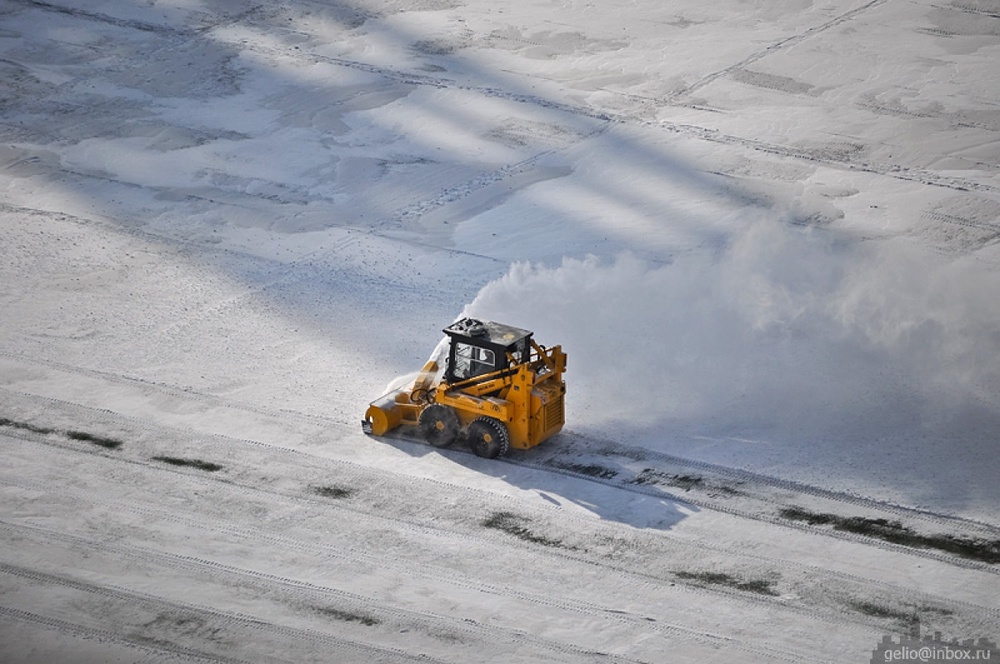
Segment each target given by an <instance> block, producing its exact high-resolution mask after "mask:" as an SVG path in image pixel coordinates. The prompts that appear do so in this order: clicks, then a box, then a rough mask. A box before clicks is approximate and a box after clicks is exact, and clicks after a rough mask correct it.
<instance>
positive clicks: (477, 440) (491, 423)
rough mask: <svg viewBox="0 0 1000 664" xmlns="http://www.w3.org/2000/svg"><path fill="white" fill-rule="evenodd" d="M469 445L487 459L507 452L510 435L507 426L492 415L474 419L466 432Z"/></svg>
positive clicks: (477, 453)
mask: <svg viewBox="0 0 1000 664" xmlns="http://www.w3.org/2000/svg"><path fill="white" fill-rule="evenodd" d="M465 436H466V438H468V440H469V446H470V447H471V448H472V451H473V452H475V453H476V455H478V456H481V457H483V458H485V459H495V458H497V457H498V456H503V455H505V454H507V450H508V449H509V448H510V435H509V434H508V433H507V426H506V425H505V424H504V423H503V422H501V421H500V420H498V419H495V418H492V417H480V418H478V419H475V420H473V421H472V424H470V425H469V428H468V429H466V432H465Z"/></svg>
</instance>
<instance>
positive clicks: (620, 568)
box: [19, 407, 1000, 627]
mask: <svg viewBox="0 0 1000 664" xmlns="http://www.w3.org/2000/svg"><path fill="white" fill-rule="evenodd" d="M83 408H86V407H83ZM105 412H106V411H105ZM140 424H141V423H140ZM144 428H149V427H148V426H145V427H144ZM161 428H162V427H161ZM185 433H187V432H185ZM189 433H193V434H194V435H196V436H198V435H199V434H197V433H196V432H189ZM19 437H20V436H19ZM216 438H222V437H221V436H216ZM230 442H235V443H237V444H245V443H252V444H254V445H257V446H261V447H269V446H268V445H267V444H266V443H260V442H257V441H247V440H245V439H234V440H232V441H230ZM56 446H59V447H63V446H62V445H56ZM65 449H72V450H74V451H77V452H79V451H82V450H80V449H79V448H74V447H72V446H69V445H67V446H65ZM88 451H89V450H88ZM282 452H283V453H284V452H291V453H293V454H295V455H300V456H305V457H309V456H310V455H308V454H306V453H303V452H301V451H298V450H294V449H287V448H282ZM94 453H95V454H98V455H99V456H104V457H112V455H109V454H102V453H100V452H94ZM313 458H315V457H313ZM123 461H129V462H130V463H137V464H139V465H144V466H147V467H152V468H154V469H156V470H164V471H167V472H175V473H176V472H178V471H173V470H170V469H165V468H162V467H159V466H152V465H151V464H147V463H143V462H141V461H134V460H123ZM343 465H344V464H341V467H343ZM346 465H351V464H346ZM539 469H540V470H543V471H546V472H560V471H559V470H553V469H551V468H544V467H542V468H539ZM379 472H381V471H379ZM369 473H370V474H371V475H376V474H378V473H372V472H371V471H369ZM562 474H565V475H570V476H574V477H576V478H577V479H579V480H582V481H591V480H593V478H590V477H586V476H578V475H576V474H574V473H568V472H562ZM339 476H340V475H338V477H339ZM182 477H183V478H184V480H185V481H188V482H191V481H197V482H198V483H203V482H205V481H221V482H225V483H227V484H228V485H230V486H234V483H233V482H232V480H223V479H221V478H200V477H194V476H192V475H189V474H186V473H185V474H184V475H182ZM368 481H371V480H368ZM365 482H366V480H365V479H364V478H362V479H361V480H360V481H357V482H353V484H360V485H364V484H365ZM394 483H401V484H405V485H406V486H407V490H406V492H405V493H406V494H407V495H428V492H427V490H426V484H428V483H430V484H435V485H437V486H439V487H441V488H442V489H448V490H451V491H454V490H456V489H458V490H461V491H463V492H465V493H466V494H469V493H472V494H476V495H479V496H481V497H483V496H485V497H488V498H489V500H490V501H491V502H495V501H496V500H497V499H498V498H503V499H504V501H505V502H506V503H507V505H515V506H516V501H515V500H514V499H513V498H511V497H507V496H497V495H495V494H492V493H489V492H486V491H482V490H477V489H469V488H467V487H456V485H454V484H449V483H447V482H441V481H439V480H433V479H431V480H425V479H422V478H421V479H419V480H414V479H413V478H409V477H406V476H397V477H396V478H394ZM235 486H239V487H240V488H241V490H247V491H250V492H252V493H263V494H264V495H270V496H281V497H283V498H286V499H292V500H296V501H299V502H301V501H306V502H310V503H312V504H316V503H322V504H323V505H324V506H326V505H327V503H326V502H325V501H319V500H316V499H315V498H308V497H304V496H302V495H301V494H288V493H284V492H273V491H269V490H263V489H259V488H257V487H254V486H248V485H240V484H235ZM615 488H621V487H615ZM637 489H639V490H638V491H636V492H637V493H646V494H648V495H654V496H656V497H657V498H661V499H662V498H663V497H664V495H663V494H662V493H659V492H652V491H649V490H642V488H641V487H637ZM626 490H627V489H626ZM460 502H462V503H463V504H470V505H471V504H472V503H471V502H470V501H468V500H467V499H462V500H461V501H460ZM332 509H335V510H347V511H350V512H352V513H354V514H356V515H361V516H364V517H367V518H376V519H383V518H385V517H383V516H381V515H375V514H372V513H371V511H366V510H364V509H360V510H359V509H358V508H354V507H349V506H346V505H343V504H336V505H333V506H332ZM707 509H711V507H710V506H709V507H707ZM482 511H483V512H484V513H485V512H486V511H488V510H486V509H483V510H482ZM518 511H521V512H523V511H524V508H523V505H522V506H521V508H520V509H519V510H518ZM534 511H535V512H536V513H537V512H539V510H537V509H535V510H534ZM540 511H541V512H546V511H547V512H548V513H551V514H553V515H555V516H553V517H552V518H551V519H550V521H553V522H554V521H558V522H572V523H573V524H575V525H576V526H578V529H579V530H580V532H587V531H597V533H598V534H597V535H596V536H597V537H598V538H600V537H603V538H605V539H608V540H613V539H614V538H616V537H619V536H620V535H619V531H620V529H619V530H616V529H614V528H610V527H603V528H602V527H601V524H595V523H594V522H593V521H591V520H584V519H582V518H579V517H575V516H574V515H572V514H569V513H566V512H565V511H564V510H562V509H561V508H557V507H552V506H548V505H546V506H545V509H543V510H540ZM722 511H724V512H726V513H731V514H733V515H735V516H740V517H743V516H745V515H744V514H741V513H740V512H739V511H738V510H722ZM149 516H153V515H152V514H150V515H149ZM750 518H752V517H750ZM391 522H392V523H395V524H396V525H395V527H396V528H399V527H400V524H404V523H405V524H406V527H407V528H408V529H410V530H412V531H413V532H414V533H417V534H421V533H423V534H428V533H429V534H439V533H441V532H444V533H446V534H448V536H451V537H456V536H457V537H459V538H461V539H463V540H465V541H469V542H479V541H483V540H486V541H488V542H490V543H491V545H493V544H496V545H499V546H504V545H506V546H511V545H518V544H519V543H516V542H509V541H505V540H503V539H501V538H495V537H493V538H491V537H489V536H488V535H486V534H485V533H484V532H483V531H481V530H479V529H476V530H474V531H473V532H471V533H470V532H469V530H468V523H466V524H464V525H463V526H462V528H463V529H462V530H455V527H456V525H458V524H457V523H452V524H451V525H450V526H447V527H444V528H443V527H442V525H441V522H440V521H439V520H434V522H433V524H432V525H431V526H430V530H428V525H427V523H425V522H421V520H420V519H419V518H417V519H416V520H414V518H412V517H411V518H405V519H403V518H401V517H400V515H399V514H396V515H394V517H393V518H392V521H391ZM773 523H774V524H775V525H778V526H781V527H787V526H788V525H789V524H787V523H785V522H782V521H777V520H775V521H774V522H773ZM185 525H187V526H188V527H196V526H197V524H193V523H188V522H185ZM378 527H379V526H377V525H376V526H373V528H378ZM792 527H793V528H796V529H798V530H801V531H806V532H809V533H812V534H822V535H826V534H828V532H826V531H822V530H817V528H815V527H811V526H805V525H803V526H802V527H799V524H792ZM442 528H443V529H442ZM214 531H219V532H223V531H227V528H226V527H225V526H216V527H215V529H214ZM236 534H237V535H240V533H236ZM241 536H242V535H241ZM255 536H256V535H255ZM847 539H854V538H847ZM866 540H867V538H863V539H862V543H864V544H867V545H872V544H875V545H876V546H877V545H878V541H875V542H872V541H866ZM277 545H278V546H281V547H290V548H296V547H295V546H293V545H287V544H282V543H277ZM647 545H648V542H647ZM521 546H522V548H527V549H528V550H529V551H532V552H533V554H537V551H535V549H537V547H530V546H527V545H521ZM653 546H656V547H658V550H659V549H661V548H662V549H663V550H659V552H658V553H657V554H656V555H659V556H660V557H661V558H663V559H673V558H675V557H676V556H675V555H674V554H671V553H670V549H671V548H677V547H680V549H682V550H684V549H687V550H689V551H691V552H692V554H693V555H697V553H698V552H703V551H704V550H711V551H714V552H716V553H719V554H720V555H724V556H726V557H727V558H728V559H733V560H743V561H746V562H748V563H750V564H751V565H756V566H759V565H764V566H765V567H767V568H769V569H770V570H772V571H773V570H775V569H780V570H789V569H795V570H797V571H798V573H799V574H800V575H801V577H800V578H810V579H815V578H818V577H824V578H827V579H829V580H830V582H831V584H832V586H833V587H840V588H846V587H848V585H850V586H851V587H853V588H854V589H855V590H856V591H858V593H857V594H858V595H859V596H864V591H863V589H869V590H870V589H872V588H877V589H878V590H879V591H880V592H883V593H888V595H890V596H891V597H892V599H893V600H895V601H898V602H902V603H903V604H909V605H912V606H916V607H920V606H925V607H926V606H932V605H934V604H945V605H949V606H951V607H953V608H960V609H962V610H963V611H966V612H968V613H969V614H976V613H980V612H982V611H987V612H990V611H991V610H990V609H987V608H984V607H982V606H979V605H975V604H969V603H964V602H961V601H958V600H951V599H944V598H941V597H938V596H934V595H929V594H926V593H922V592H915V591H911V590H908V589H903V588H900V587H898V586H895V585H893V584H891V583H885V582H880V581H875V580H872V579H869V578H865V577H860V576H857V575H853V574H849V573H844V572H839V571H834V570H828V569H824V568H820V567H817V566H816V565H811V564H803V563H799V562H796V561H788V560H782V559H777V558H774V557H766V556H760V555H753V554H745V553H742V552H740V551H737V550H733V549H729V548H726V547H722V546H717V545H712V544H707V543H703V542H697V543H692V542H685V541H682V540H661V541H659V542H658V543H654V544H653ZM663 547H666V548H663ZM880 548H884V547H880ZM893 550H895V551H896V552H897V553H898V552H902V553H906V554H912V553H913V551H912V550H910V549H906V548H903V549H902V551H899V550H897V549H893ZM545 555H547V556H561V557H564V558H567V559H569V560H573V561H576V562H584V563H587V564H592V565H597V566H598V567H600V568H602V569H608V570H611V571H614V572H616V573H619V574H622V573H624V574H629V575H632V576H635V575H638V576H639V577H640V578H641V579H645V581H646V582H649V581H652V582H655V583H659V584H662V583H668V582H669V583H675V582H676V581H677V579H676V577H675V575H674V574H673V572H672V571H670V570H661V571H659V573H656V572H651V571H650V570H649V569H646V568H642V567H638V566H637V565H641V560H639V561H632V562H631V563H630V562H629V561H628V560H624V561H622V560H619V561H608V560H606V559H603V558H601V557H600V555H599V552H597V553H592V554H588V553H587V552H584V553H578V552H567V551H558V550H555V551H547V552H545ZM595 555H597V557H595ZM944 562H947V563H953V560H951V559H946V560H944ZM391 564H392V563H391V562H382V563H380V565H389V566H391ZM783 576H784V575H783ZM718 590H719V589H716V588H713V591H718ZM724 594H728V595H730V596H732V597H734V598H738V599H739V601H749V602H755V603H760V604H762V605H766V606H771V607H773V606H774V604H775V601H776V600H772V599H768V598H764V597H755V596H752V595H748V594H747V593H741V592H738V591H731V592H724ZM783 608H784V609H787V610H791V611H793V612H795V613H799V614H802V615H807V616H809V617H816V616H820V615H822V616H826V617H827V618H829V615H828V614H830V613H833V614H835V615H837V617H838V618H839V619H841V620H844V619H846V620H848V621H851V622H856V623H858V624H863V625H865V626H869V627H870V626H872V625H873V623H872V622H871V621H866V620H863V619H861V620H859V618H858V616H857V614H856V613H853V612H850V611H845V610H844V608H843V606H839V607H836V606H835V607H834V608H831V607H829V606H828V607H825V608H824V609H823V610H822V611H817V610H816V609H815V608H812V607H809V606H798V605H793V606H788V605H787V604H784V605H783ZM995 615H997V616H998V617H1000V612H995Z"/></svg>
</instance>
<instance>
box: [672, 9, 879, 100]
mask: <svg viewBox="0 0 1000 664" xmlns="http://www.w3.org/2000/svg"><path fill="white" fill-rule="evenodd" d="M885 2H886V0H869V2H867V3H866V4H863V5H861V6H860V7H855V8H854V9H851V10H850V11H847V12H844V13H843V14H840V15H839V16H835V17H833V18H832V19H830V20H829V21H826V22H825V23H821V24H819V25H816V26H813V27H811V28H808V29H806V30H803V31H802V32H800V33H798V34H794V35H792V36H790V37H785V38H784V39H780V40H778V41H777V42H775V43H773V44H771V45H770V46H767V47H766V48H764V49H762V50H760V51H757V52H756V53H752V54H750V55H749V56H747V57H745V58H743V59H742V60H740V61H739V62H737V63H735V64H732V65H730V66H728V67H725V68H723V69H720V70H718V71H715V72H712V73H711V74H708V75H706V76H703V77H702V78H700V79H698V80H697V81H695V82H694V83H692V84H691V85H689V86H687V87H684V88H680V89H679V90H676V91H674V92H672V93H671V94H670V95H669V96H667V97H666V98H665V101H667V102H668V103H670V102H673V101H675V100H677V99H679V98H680V97H684V96H686V95H688V94H690V93H692V92H694V91H695V90H698V89H700V88H703V87H705V86H706V85H708V84H709V83H712V82H713V81H717V80H718V79H720V78H724V77H726V76H728V75H730V74H732V73H733V72H734V71H737V70H739V69H744V68H745V67H746V66H747V65H749V64H753V63H754V62H757V61H758V60H762V59H764V58H766V57H767V56H769V55H773V54H774V53H775V52H777V51H780V50H782V49H785V48H788V47H789V46H794V45H796V44H798V43H800V42H803V41H805V40H806V39H808V38H810V37H813V36H815V35H818V34H820V33H822V32H826V31H827V30H829V29H830V28H835V27H837V26H838V25H841V24H842V23H846V22H847V21H850V20H853V19H854V18H856V17H858V16H860V15H861V14H864V13H865V12H867V11H869V10H870V9H873V8H874V7H877V6H879V5H882V4H885Z"/></svg>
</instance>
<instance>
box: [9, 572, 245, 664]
mask: <svg viewBox="0 0 1000 664" xmlns="http://www.w3.org/2000/svg"><path fill="white" fill-rule="evenodd" d="M0 573H4V571H3V570H0ZM0 615H2V616H6V617H7V618H10V619H11V620H18V621H22V622H29V623H34V624H36V625H41V626H43V627H46V628H48V629H52V630H55V631H57V632H61V633H63V634H72V635H74V636H80V637H82V638H84V639H94V640H97V641H99V642H102V643H114V644H118V645H124V646H128V647H130V648H134V649H136V650H140V651H145V652H147V653H151V652H152V653H165V654H170V655H177V656H180V657H184V658H185V659H188V660H190V659H197V660H200V661H205V662H226V663H227V664H258V663H256V662H251V661H249V660H245V659H234V658H232V657H223V656H217V655H209V654H206V653H202V652H199V651H195V650H191V649H189V648H183V647H181V646H176V645H173V644H169V643H163V642H162V641H160V642H156V643H152V642H147V641H144V640H143V641H135V640H132V639H129V638H127V637H125V636H123V635H122V634H121V633H120V632H113V631H111V630H107V629H97V628H93V627H85V626H83V625H79V624H76V623H71V622H69V621H66V620H60V619H58V618H52V617H50V616H43V615H40V614H37V613H32V612H30V611H23V610H21V609H15V608H11V607H6V606H0Z"/></svg>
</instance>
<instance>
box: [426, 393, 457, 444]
mask: <svg viewBox="0 0 1000 664" xmlns="http://www.w3.org/2000/svg"><path fill="white" fill-rule="evenodd" d="M461 430H462V423H461V422H460V421H459V420H458V413H456V412H455V410H454V409H452V408H449V407H448V406H442V405H441V404H439V403H435V404H431V405H430V406H427V408H424V409H423V410H422V411H421V412H420V433H421V434H423V436H424V438H425V439H426V440H427V442H428V443H430V444H431V445H433V446H434V447H448V446H449V445H451V444H452V443H454V442H455V441H456V440H458V433H459V432H460V431H461Z"/></svg>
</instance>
